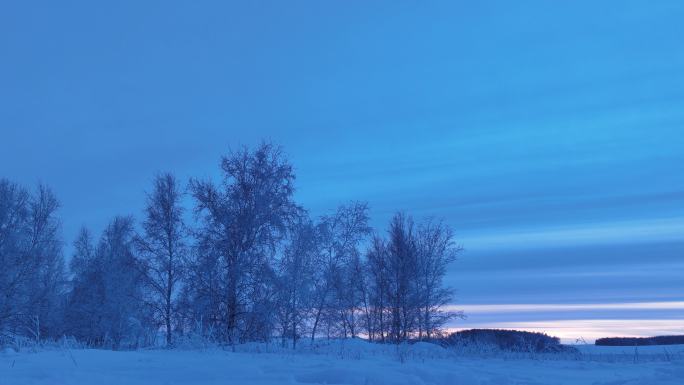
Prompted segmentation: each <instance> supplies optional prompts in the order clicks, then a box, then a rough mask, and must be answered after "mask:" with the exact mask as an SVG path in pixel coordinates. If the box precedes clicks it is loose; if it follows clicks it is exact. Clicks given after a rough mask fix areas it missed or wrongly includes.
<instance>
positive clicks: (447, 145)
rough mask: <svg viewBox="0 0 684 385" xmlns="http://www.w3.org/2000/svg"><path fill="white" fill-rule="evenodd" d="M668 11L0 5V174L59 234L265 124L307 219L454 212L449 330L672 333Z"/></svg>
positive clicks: (672, 78)
mask: <svg viewBox="0 0 684 385" xmlns="http://www.w3.org/2000/svg"><path fill="white" fill-rule="evenodd" d="M682 20H684V4H682V3H681V1H658V2H653V1H602V2H595V1H572V2H549V1H525V0H523V1H516V2H511V1H478V2H472V1H445V2H440V1H434V2H421V1H387V2H383V1H372V2H369V1H344V2H342V1H339V2H320V1H288V2H283V1H251V2H231V1H215V2H210V1H194V2H175V1H146V2H139V1H118V2H113V3H111V4H98V3H97V2H88V1H60V2H50V1H45V2H34V1H30V0H29V1H22V2H3V3H2V4H1V5H0V177H6V178H9V179H11V180H13V181H16V182H19V183H22V184H26V185H35V184H37V183H38V182H42V183H46V184H48V185H50V186H51V187H52V188H53V190H54V191H55V192H56V194H57V195H58V197H59V199H60V201H61V203H62V208H61V211H60V214H61V217H62V221H63V233H64V237H65V239H66V240H67V243H71V241H72V239H73V238H74V237H75V234H76V232H77V230H78V228H79V227H81V226H83V225H85V226H88V227H90V228H92V229H94V230H96V231H100V230H101V229H102V228H103V227H104V224H105V223H106V222H107V221H108V220H109V219H110V218H111V217H112V216H114V215H119V214H133V215H136V216H138V217H140V215H141V211H142V207H143V204H144V199H145V191H148V190H149V189H150V188H151V182H152V178H153V176H154V175H155V173H158V172H163V171H173V172H175V173H176V174H177V175H178V176H179V177H180V178H181V179H182V180H187V179H188V178H189V177H200V178H218V177H219V173H218V171H219V169H218V162H219V159H220V157H221V156H222V155H224V154H226V153H228V152H229V151H230V150H231V149H236V148H238V147H239V146H243V145H247V146H254V145H256V144H257V143H259V142H260V141H261V140H264V139H265V140H270V141H273V142H275V143H279V144H281V145H282V146H283V147H284V149H285V151H286V153H287V154H288V156H289V158H290V159H291V161H292V163H293V164H294V166H295V168H296V173H297V192H296V199H297V200H298V201H299V202H300V203H301V204H302V205H304V206H305V207H307V208H308V209H309V210H310V212H311V213H312V215H314V216H316V215H322V214H326V213H328V212H329V211H331V210H333V209H334V208H335V207H336V206H337V205H339V204H341V203H344V202H347V201H350V200H363V201H367V202H368V203H369V205H370V207H371V216H372V218H373V219H372V224H373V226H374V227H375V228H376V229H377V231H379V232H383V231H384V228H385V227H386V223H387V221H388V219H389V217H390V216H391V215H392V214H393V213H394V212H396V211H397V210H403V211H405V212H407V213H410V214H412V215H414V216H415V217H416V218H423V217H430V216H432V217H438V218H444V219H445V221H446V222H447V223H448V224H449V225H451V226H452V227H453V228H454V231H455V233H456V236H457V241H458V243H459V244H461V245H462V246H463V248H464V251H463V252H462V253H461V255H460V258H459V260H458V262H456V263H455V264H454V265H453V266H452V267H451V269H450V270H449V274H448V276H447V282H448V283H449V284H450V285H452V286H453V287H455V288H456V293H457V296H456V301H455V303H454V306H455V307H456V308H460V309H464V310H466V314H468V318H467V319H466V320H464V321H458V322H455V323H453V324H452V325H451V326H452V327H454V328H459V327H516V328H525V329H529V330H540V331H547V332H550V333H552V334H556V335H560V336H562V337H563V338H564V339H566V340H571V339H575V338H580V337H581V338H585V339H591V338H594V336H597V335H605V334H606V333H615V332H616V330H617V331H619V332H620V333H621V334H624V335H644V334H657V333H661V334H664V333H667V334H672V333H684V306H682V303H684V173H683V172H682V171H684V44H683V43H682V38H681V37H682V36H684V23H682V22H681V21H682ZM66 250H67V254H68V253H69V250H70V246H69V245H67V248H66ZM649 304H650V305H649ZM483 306H484V307H483ZM511 306H513V307H511Z"/></svg>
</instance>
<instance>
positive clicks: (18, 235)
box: [0, 179, 65, 339]
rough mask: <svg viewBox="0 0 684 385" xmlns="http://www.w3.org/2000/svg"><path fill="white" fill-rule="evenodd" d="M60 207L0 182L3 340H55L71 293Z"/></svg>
mask: <svg viewBox="0 0 684 385" xmlns="http://www.w3.org/2000/svg"><path fill="white" fill-rule="evenodd" d="M58 208H59V203H58V201H57V199H56V198H55V196H54V194H53V193H52V191H51V190H50V189H49V188H47V187H46V186H43V185H39V186H38V189H37V191H36V192H35V194H31V193H30V192H29V191H28V190H27V189H25V188H23V187H21V186H19V185H17V184H15V183H12V182H10V181H8V180H6V179H0V337H2V336H5V337H12V336H15V335H24V336H29V337H31V338H35V339H41V338H43V337H54V336H56V335H58V334H59V332H60V329H61V314H62V308H61V303H62V296H63V294H64V290H65V286H64V284H65V279H64V260H63V256H62V242H61V235H60V223H59V220H58V219H57V217H56V212H57V209H58Z"/></svg>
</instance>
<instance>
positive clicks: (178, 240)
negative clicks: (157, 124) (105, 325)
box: [137, 173, 187, 346]
mask: <svg viewBox="0 0 684 385" xmlns="http://www.w3.org/2000/svg"><path fill="white" fill-rule="evenodd" d="M181 199H182V194H181V190H180V187H179V184H178V182H177V180H176V177H175V176H174V175H173V174H171V173H165V174H161V175H158V176H157V177H156V178H155V180H154V189H153V191H152V192H151V193H150V194H148V196H147V206H146V208H145V220H144V222H143V223H142V227H143V230H144V233H143V235H142V236H139V237H137V248H138V251H139V253H140V257H141V260H142V265H143V270H144V276H145V282H146V284H147V286H148V287H149V289H150V292H151V295H150V298H149V301H148V304H149V306H150V307H151V308H152V312H153V314H154V316H153V317H154V318H155V319H156V320H159V321H160V324H161V325H162V326H163V327H164V330H165V333H166V345H167V346H170V345H171V344H172V335H173V330H172V329H173V328H172V322H173V320H174V318H175V312H176V297H177V293H178V289H179V288H178V286H179V284H180V282H181V279H182V278H183V274H184V272H185V263H186V260H187V247H186V243H185V236H186V234H187V231H186V227H185V224H184V223H183V207H182V205H181Z"/></svg>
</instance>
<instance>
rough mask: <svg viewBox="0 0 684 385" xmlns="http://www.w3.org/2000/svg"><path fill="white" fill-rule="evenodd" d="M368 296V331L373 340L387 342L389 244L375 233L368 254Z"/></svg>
mask: <svg viewBox="0 0 684 385" xmlns="http://www.w3.org/2000/svg"><path fill="white" fill-rule="evenodd" d="M366 276H367V293H368V294H367V298H368V304H369V310H368V312H367V313H366V317H367V323H366V331H367V332H368V338H369V339H371V340H380V341H382V342H385V336H387V333H388V328H387V318H388V314H387V310H388V305H389V270H388V255H387V245H386V244H385V240H384V239H383V238H382V237H380V236H379V235H377V234H376V235H374V236H373V239H372V240H371V243H370V246H369V248H368V251H367V254H366Z"/></svg>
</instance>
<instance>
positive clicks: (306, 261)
mask: <svg viewBox="0 0 684 385" xmlns="http://www.w3.org/2000/svg"><path fill="white" fill-rule="evenodd" d="M316 230H317V229H316V227H315V226H314V225H313V223H311V221H310V220H309V219H308V218H303V219H302V221H301V222H300V223H297V224H296V225H294V226H293V229H292V230H291V232H290V233H291V235H290V237H289V238H290V240H289V242H288V244H287V245H286V247H285V248H284V251H283V253H282V256H281V257H280V259H279V260H278V263H277V273H278V274H277V286H276V293H277V294H276V296H277V302H276V305H277V306H276V314H277V318H278V324H279V326H280V330H281V336H282V338H283V341H285V339H286V338H289V339H291V340H292V347H293V348H294V347H295V346H296V344H297V340H298V339H299V338H300V337H301V336H302V335H303V334H304V333H306V328H307V320H308V317H309V315H310V313H311V307H312V305H313V302H312V300H311V299H312V294H313V287H314V286H313V283H314V280H313V278H314V274H315V271H316V269H317V268H318V266H316V263H317V262H318V260H319V258H318V256H319V253H320V248H319V237H318V233H317V231H316Z"/></svg>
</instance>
